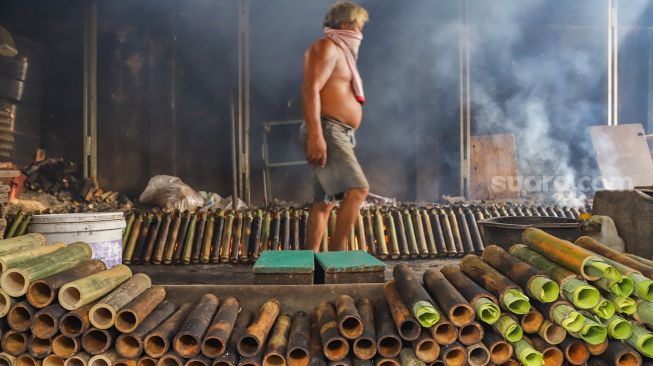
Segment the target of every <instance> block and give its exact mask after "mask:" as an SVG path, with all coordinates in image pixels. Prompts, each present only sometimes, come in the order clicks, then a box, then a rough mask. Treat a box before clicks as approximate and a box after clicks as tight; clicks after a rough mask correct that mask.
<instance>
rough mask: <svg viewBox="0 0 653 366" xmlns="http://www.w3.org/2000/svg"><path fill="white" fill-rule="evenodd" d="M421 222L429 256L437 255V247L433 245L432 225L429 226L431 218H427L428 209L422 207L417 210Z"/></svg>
mask: <svg viewBox="0 0 653 366" xmlns="http://www.w3.org/2000/svg"><path fill="white" fill-rule="evenodd" d="M417 212H418V214H419V216H420V218H421V220H422V222H423V223H424V231H425V234H426V244H427V246H428V249H429V257H437V256H438V254H439V253H438V248H437V247H436V245H435V235H434V234H433V226H431V220H430V219H429V214H428V211H426V210H424V209H422V210H418V211H417Z"/></svg>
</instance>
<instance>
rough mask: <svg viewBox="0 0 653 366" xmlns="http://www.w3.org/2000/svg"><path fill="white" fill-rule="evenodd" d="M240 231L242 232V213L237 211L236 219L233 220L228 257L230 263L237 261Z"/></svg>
mask: <svg viewBox="0 0 653 366" xmlns="http://www.w3.org/2000/svg"><path fill="white" fill-rule="evenodd" d="M242 232H243V213H242V212H238V213H236V219H235V221H234V229H233V239H232V244H231V256H230V257H229V261H230V262H231V263H238V256H239V253H240V250H241V245H240V241H241V238H242Z"/></svg>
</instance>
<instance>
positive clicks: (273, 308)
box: [237, 299, 281, 357]
mask: <svg viewBox="0 0 653 366" xmlns="http://www.w3.org/2000/svg"><path fill="white" fill-rule="evenodd" d="M280 309H281V306H280V304H279V302H278V301H277V300H274V299H270V300H268V301H266V302H265V303H263V305H261V307H260V308H259V311H258V314H257V315H256V318H255V319H254V320H253V321H252V323H251V324H250V325H249V326H248V327H247V330H246V331H245V333H244V334H243V335H242V336H241V337H240V339H239V340H238V344H237V348H238V353H240V354H241V355H242V356H246V357H253V356H255V355H257V354H259V353H261V350H262V348H263V346H264V345H265V341H266V339H267V338H268V334H269V333H270V330H271V329H272V326H273V325H274V322H275V321H276V319H277V317H278V316H279V311H280Z"/></svg>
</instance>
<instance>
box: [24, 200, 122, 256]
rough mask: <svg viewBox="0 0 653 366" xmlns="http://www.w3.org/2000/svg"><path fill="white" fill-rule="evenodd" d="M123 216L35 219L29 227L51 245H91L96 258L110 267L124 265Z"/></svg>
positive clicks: (78, 215) (110, 214)
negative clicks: (81, 243) (78, 243)
mask: <svg viewBox="0 0 653 366" xmlns="http://www.w3.org/2000/svg"><path fill="white" fill-rule="evenodd" d="M125 226H126V224H125V215H124V214H123V213H122V212H92V213H74V214H51V215H34V216H33V217H32V222H31V224H30V226H29V231H30V232H32V233H41V234H43V235H44V236H45V238H46V239H47V240H48V243H66V244H70V243H74V242H78V241H81V242H84V243H88V244H89V245H90V246H91V248H93V258H96V259H100V260H102V261H103V262H104V263H105V264H106V265H107V267H113V266H115V265H118V264H120V263H121V262H122V233H123V230H124V229H125Z"/></svg>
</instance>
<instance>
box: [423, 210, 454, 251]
mask: <svg viewBox="0 0 653 366" xmlns="http://www.w3.org/2000/svg"><path fill="white" fill-rule="evenodd" d="M427 221H430V222H431V228H432V229H433V236H434V239H435V247H436V249H437V251H438V255H447V254H449V250H448V249H447V244H446V241H445V239H444V232H443V231H442V225H441V224H440V217H439V216H438V212H437V211H436V210H435V209H431V210H430V211H428V217H427Z"/></svg>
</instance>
